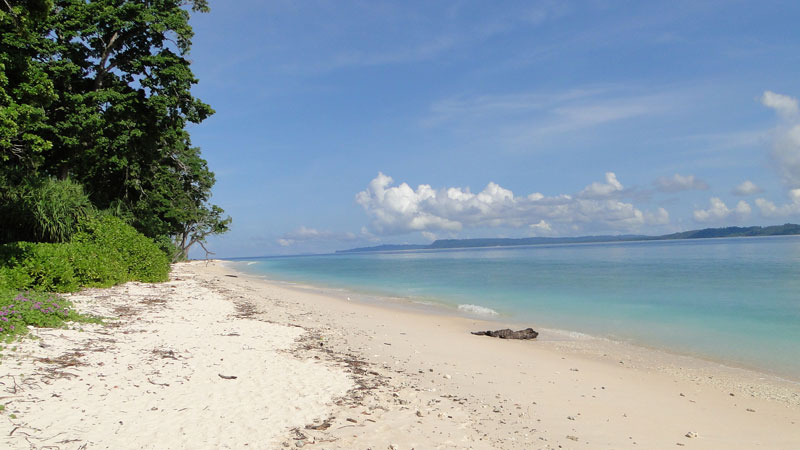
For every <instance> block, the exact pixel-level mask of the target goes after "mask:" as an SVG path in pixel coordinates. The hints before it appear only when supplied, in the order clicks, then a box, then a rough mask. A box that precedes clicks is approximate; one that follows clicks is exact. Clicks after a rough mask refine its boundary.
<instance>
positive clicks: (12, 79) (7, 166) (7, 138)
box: [0, 0, 57, 184]
mask: <svg viewBox="0 0 800 450" xmlns="http://www.w3.org/2000/svg"><path fill="white" fill-rule="evenodd" d="M51 7H52V4H51V3H50V2H48V1H35V0H31V1H16V2H14V1H9V0H3V3H2V6H0V164H2V165H0V182H3V181H4V180H5V179H8V178H11V179H13V180H15V181H19V180H20V178H21V177H22V176H24V175H25V174H30V172H31V171H32V170H33V169H34V168H35V167H36V166H37V165H38V164H39V163H40V162H41V158H42V154H43V153H44V152H45V151H47V150H49V149H50V148H51V147H52V144H51V143H50V142H49V141H48V140H47V139H45V138H44V137H43V135H44V134H45V133H46V130H47V129H48V124H47V122H46V112H45V109H46V108H47V107H48V106H50V105H51V104H52V102H53V101H54V100H55V99H56V98H57V96H56V94H55V92H54V89H53V83H52V82H51V80H50V79H49V77H48V75H47V73H46V71H45V66H44V64H43V62H42V61H40V60H39V59H37V56H38V55H39V54H40V53H41V51H42V48H43V47H44V46H46V40H45V39H44V37H43V34H44V32H45V30H46V26H45V23H46V20H47V16H48V12H49V11H50V9H51ZM4 184H5V183H4Z"/></svg>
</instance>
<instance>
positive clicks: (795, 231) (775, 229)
mask: <svg viewBox="0 0 800 450" xmlns="http://www.w3.org/2000/svg"><path fill="white" fill-rule="evenodd" d="M789 235H800V225H797V224H793V223H787V224H783V225H773V226H769V227H725V228H703V229H702V230H691V231H682V232H680V233H672V234H665V235H662V236H646V235H618V236H578V237H555V238H548V237H529V238H479V239H438V240H435V241H433V242H432V243H430V244H429V245H403V244H400V245H378V246H375V247H360V248H351V249H349V250H337V251H336V253H361V252H390V251H401V250H433V249H442V248H475V247H515V246H520V245H542V244H577V243H589V242H630V241H666V240H674V239H708V238H726V237H752V236H789Z"/></svg>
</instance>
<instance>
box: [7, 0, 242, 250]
mask: <svg viewBox="0 0 800 450" xmlns="http://www.w3.org/2000/svg"><path fill="white" fill-rule="evenodd" d="M0 1H2V2H3V3H2V5H3V7H2V8H0V10H2V12H1V13H0V33H2V35H0V38H2V42H0V65H3V73H2V74H0V106H3V108H2V113H0V151H2V153H0V155H1V156H0V164H2V165H3V167H2V168H0V185H2V186H5V187H7V188H8V189H10V190H13V189H14V188H15V186H19V185H21V184H22V183H23V181H24V179H25V178H27V177H31V176H39V177H41V176H50V177H55V178H58V179H60V180H66V179H70V180H73V181H75V182H78V183H80V184H82V185H83V186H84V188H85V190H86V192H87V194H88V195H89V197H90V199H91V201H92V203H93V204H94V205H95V206H96V207H97V208H99V209H106V208H113V209H114V210H116V211H119V212H121V214H122V215H123V216H126V217H128V218H129V219H130V220H131V221H132V224H133V225H134V226H135V227H136V228H137V229H139V231H141V232H143V233H144V234H146V235H148V236H150V237H152V238H155V239H157V240H161V241H165V240H167V239H171V240H172V241H173V242H178V243H188V247H190V246H191V243H193V242H202V241H203V240H204V239H205V237H206V236H207V235H208V234H209V233H216V232H224V231H225V230H227V226H228V224H229V223H230V219H229V218H225V217H224V216H223V213H222V210H221V209H220V208H219V207H216V206H213V205H211V204H210V203H209V198H210V195H211V187H212V186H213V184H214V177H213V174H212V173H211V172H210V171H209V170H208V168H207V165H206V162H205V160H203V159H202V157H201V156H200V153H199V150H198V149H197V148H195V147H193V146H192V144H191V140H190V136H189V133H188V132H187V130H186V127H187V125H188V124H190V123H200V122H202V121H203V120H205V119H206V118H207V117H209V116H210V115H211V114H213V110H212V109H211V107H210V106H209V105H207V104H205V103H203V102H202V101H201V100H199V99H197V98H195V97H194V96H193V95H192V93H191V88H192V86H193V85H194V84H196V83H197V79H196V78H195V76H194V74H193V73H192V71H191V68H190V62H189V60H188V59H187V58H188V53H189V50H190V48H191V39H192V37H193V31H192V28H191V26H190V25H189V17H190V12H191V11H195V12H206V11H208V3H207V1H206V0H185V1H182V0H89V1H87V0H55V1H47V0H16V1H15V0H0ZM187 230H190V231H189V235H188V236H186V233H187ZM188 247H186V248H183V250H184V251H183V252H181V254H185V250H186V249H188Z"/></svg>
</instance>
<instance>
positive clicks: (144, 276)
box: [73, 215, 169, 283]
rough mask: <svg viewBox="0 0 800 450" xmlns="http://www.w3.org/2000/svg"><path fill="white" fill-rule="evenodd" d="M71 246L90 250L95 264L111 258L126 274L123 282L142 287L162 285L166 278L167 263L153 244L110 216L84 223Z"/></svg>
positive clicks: (162, 254)
mask: <svg viewBox="0 0 800 450" xmlns="http://www.w3.org/2000/svg"><path fill="white" fill-rule="evenodd" d="M73 243H76V244H83V245H87V244H88V246H89V247H88V249H91V247H94V248H93V249H92V250H94V251H95V252H96V253H95V255H96V257H97V258H98V259H99V260H103V259H105V258H114V255H115V254H116V256H117V258H118V261H119V263H120V267H119V268H118V269H117V270H121V271H124V272H127V276H126V277H125V278H126V281H127V280H137V281H143V282H146V283H156V282H160V281H166V280H167V278H168V275H169V260H168V259H167V255H166V254H165V253H164V252H163V251H161V249H159V247H158V245H156V243H155V242H153V241H152V240H150V239H149V238H147V237H146V236H144V235H143V234H141V233H139V232H138V231H136V229H135V228H133V227H132V226H130V225H128V224H127V223H125V222H124V221H123V220H122V219H120V218H118V217H114V216H109V215H106V216H102V217H95V218H91V219H87V220H84V221H83V222H82V223H81V231H80V232H79V233H78V234H76V235H75V238H74V240H73Z"/></svg>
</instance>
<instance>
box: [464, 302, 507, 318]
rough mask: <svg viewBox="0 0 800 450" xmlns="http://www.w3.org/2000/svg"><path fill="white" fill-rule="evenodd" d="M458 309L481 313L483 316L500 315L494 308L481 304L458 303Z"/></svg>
mask: <svg viewBox="0 0 800 450" xmlns="http://www.w3.org/2000/svg"><path fill="white" fill-rule="evenodd" d="M458 310H459V311H463V312H467V313H470V314H478V315H481V316H496V315H498V313H497V311H495V310H493V309H492V308H487V307H485V306H479V305H469V304H465V305H458Z"/></svg>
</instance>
